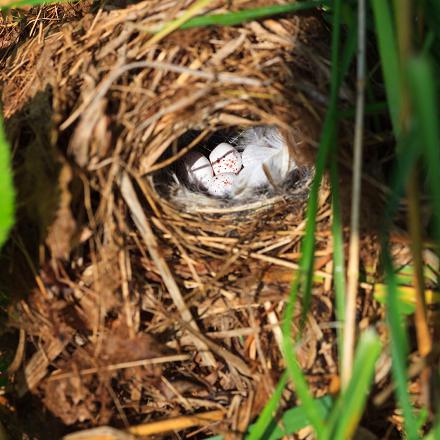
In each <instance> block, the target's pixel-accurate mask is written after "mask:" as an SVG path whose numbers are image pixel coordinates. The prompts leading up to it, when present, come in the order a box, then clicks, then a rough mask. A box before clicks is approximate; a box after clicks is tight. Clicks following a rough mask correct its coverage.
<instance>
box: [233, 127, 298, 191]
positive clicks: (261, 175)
mask: <svg viewBox="0 0 440 440" xmlns="http://www.w3.org/2000/svg"><path fill="white" fill-rule="evenodd" d="M239 149H241V150H242V151H243V152H242V160H243V169H242V171H241V172H240V174H239V175H238V179H237V180H236V182H235V183H234V188H233V195H234V198H247V197H251V196H252V195H253V194H255V191H256V190H258V189H261V188H264V187H269V186H275V187H277V186H279V185H281V184H282V183H283V181H284V180H285V179H286V178H287V176H288V174H289V173H290V172H291V171H293V170H294V169H295V168H296V164H295V162H294V161H293V160H291V159H290V155H289V150H288V147H287V144H286V143H285V142H284V139H283V137H282V136H281V133H280V132H279V131H278V129H276V128H275V127H254V128H251V129H248V130H246V131H245V132H244V133H243V134H242V136H241V139H240V142H239Z"/></svg>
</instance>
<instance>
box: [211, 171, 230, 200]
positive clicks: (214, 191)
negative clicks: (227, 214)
mask: <svg viewBox="0 0 440 440" xmlns="http://www.w3.org/2000/svg"><path fill="white" fill-rule="evenodd" d="M236 179H237V175H236V174H234V173H223V174H217V175H216V176H214V177H213V178H212V179H211V180H210V181H209V184H208V193H209V194H211V195H212V196H215V197H228V196H230V195H231V193H232V188H233V186H234V182H235V181H236Z"/></svg>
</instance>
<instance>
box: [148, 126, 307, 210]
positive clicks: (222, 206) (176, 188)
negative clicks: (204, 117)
mask: <svg viewBox="0 0 440 440" xmlns="http://www.w3.org/2000/svg"><path fill="white" fill-rule="evenodd" d="M273 130H277V129H276V127H269V126H256V127H254V128H247V129H242V130H240V131H235V130H232V131H231V130H228V131H224V130H221V131H217V132H214V133H213V135H212V136H209V137H208V138H207V139H206V140H205V141H203V142H197V141H198V139H199V136H200V132H189V133H186V134H185V135H184V136H182V138H181V139H179V142H177V145H176V148H175V151H176V154H175V155H174V156H171V157H169V158H168V162H174V163H172V164H171V165H169V166H168V167H166V168H164V169H163V170H162V171H160V172H158V173H156V174H153V176H152V182H153V186H154V187H155V189H156V191H158V193H159V194H160V195H161V196H162V197H164V198H166V199H168V200H170V201H171V202H172V203H175V204H176V206H178V207H179V209H184V210H185V211H186V212H205V213H208V212H210V209H211V212H217V213H220V212H228V210H230V209H231V208H232V210H233V211H235V212H237V213H239V212H240V211H246V210H252V209H255V208H256V207H260V208H261V207H263V206H270V205H271V204H273V203H275V202H276V201H277V200H280V199H282V198H283V197H284V198H286V199H289V200H305V199H306V197H307V193H308V187H309V184H310V180H311V176H312V167H311V166H302V167H297V166H296V164H295V163H294V161H293V160H292V161H290V165H289V166H288V167H286V169H285V170H282V174H281V172H280V171H279V170H278V169H277V168H276V167H274V166H273V165H272V170H271V167H268V168H267V173H268V174H269V178H270V181H269V182H267V183H266V184H261V185H258V186H252V187H249V188H247V187H246V185H242V187H241V188H240V191H239V193H238V194H235V193H234V194H231V195H230V196H226V197H214V196H211V195H209V194H207V191H206V188H203V187H202V188H200V186H199V185H197V184H195V183H192V182H189V181H188V180H187V178H185V177H186V174H185V175H183V172H182V167H183V166H182V163H183V161H184V160H185V157H186V155H187V154H188V153H186V152H187V151H188V152H189V151H191V152H193V151H196V152H199V153H200V154H203V155H204V156H205V157H208V156H209V154H210V152H211V151H212V150H213V149H214V148H215V147H216V146H217V145H219V144H220V143H223V142H226V143H227V144H229V145H231V146H234V147H235V148H236V149H237V151H239V152H240V153H242V152H243V151H244V150H245V149H246V147H247V146H248V145H252V144H253V145H255V144H257V142H258V141H260V140H262V141H261V142H263V143H264V134H265V133H266V132H271V131H273ZM188 147H190V148H191V147H193V148H191V150H190V149H189V148H188ZM278 148H279V149H281V148H286V149H287V145H283V146H282V147H281V146H278ZM185 153H186V154H185ZM280 153H281V151H280ZM287 154H288V153H287ZM287 154H286V155H287ZM279 155H280V154H279ZM283 156H284V155H281V158H280V159H283ZM262 164H263V163H261V164H260V163H258V164H256V165H255V166H260V167H262ZM275 165H276V162H275ZM272 175H273V176H276V177H277V179H274V177H273V176H272Z"/></svg>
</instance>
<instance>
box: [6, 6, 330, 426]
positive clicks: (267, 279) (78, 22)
mask: <svg viewBox="0 0 440 440" xmlns="http://www.w3.org/2000/svg"><path fill="white" fill-rule="evenodd" d="M271 3H274V2H273V1H271ZM279 3H282V2H279ZM190 4H191V2H190V1H187V2H177V1H167V2H163V1H145V2H141V3H138V4H134V5H130V6H127V7H126V8H122V9H116V8H107V9H106V8H104V9H99V10H98V11H91V13H85V12H84V11H83V12H82V13H81V14H80V15H81V17H79V18H78V17H77V18H76V19H74V20H72V21H70V22H69V23H67V24H63V25H58V24H53V25H52V26H47V27H46V28H44V29H42V31H41V32H39V34H38V35H33V36H30V37H27V38H24V39H22V40H20V41H19V42H17V43H16V44H15V45H13V46H11V47H10V48H8V49H7V51H6V52H5V56H4V57H3V61H2V63H3V69H2V74H1V79H2V82H3V105H4V109H3V110H4V114H5V117H6V126H7V131H8V136H9V139H10V140H11V143H12V145H13V146H14V151H15V153H14V160H15V169H16V178H17V182H18V183H17V185H18V191H19V197H20V199H21V200H23V201H24V200H26V201H27V203H26V207H24V205H23V207H22V208H21V209H20V211H19V226H18V230H19V232H20V236H21V237H23V242H22V243H21V244H13V245H10V247H9V249H8V252H9V253H10V255H14V264H12V263H11V264H10V266H9V267H8V271H9V272H8V274H7V275H5V274H3V275H2V276H3V279H4V280H5V283H6V284H5V285H8V283H9V284H11V283H12V281H10V280H11V273H12V274H14V273H15V274H17V273H18V272H20V273H21V277H20V281H19V283H21V285H20V289H19V290H20V291H21V292H22V293H23V294H24V296H25V299H23V300H20V301H16V303H15V304H14V306H13V309H12V310H11V312H10V316H11V324H12V325H15V326H18V327H19V328H20V329H21V330H22V331H21V337H22V339H21V341H22V343H23V344H22V346H23V347H25V350H24V351H22V352H21V354H20V353H18V355H17V358H16V360H15V365H14V366H13V368H12V370H16V371H18V372H21V373H20V374H18V373H17V374H16V383H17V390H18V394H19V395H24V394H26V393H27V392H28V391H30V392H31V393H33V394H34V395H35V396H37V398H38V399H41V401H42V402H43V404H44V405H45V406H46V407H47V408H48V409H49V410H50V411H51V412H52V413H53V414H54V415H55V416H57V417H59V418H60V419H61V420H62V421H63V423H64V424H66V425H69V426H76V427H79V426H97V425H102V424H106V423H112V424H114V425H123V424H124V423H125V424H134V423H139V422H141V421H143V422H145V421H149V420H156V419H161V418H167V417H171V416H176V415H182V414H193V413H198V412H203V411H212V410H216V411H219V413H221V414H223V415H224V417H220V419H222V420H223V421H222V422H216V423H212V424H211V425H209V426H208V427H207V428H206V429H208V430H210V431H211V432H223V433H224V432H243V431H244V430H245V429H246V426H247V424H248V423H249V422H250V421H252V420H253V419H254V417H255V416H256V415H257V414H258V413H259V412H260V411H261V408H262V407H263V405H264V404H265V402H266V400H267V398H268V397H269V396H270V395H271V393H272V392H273V389H274V385H275V384H276V381H277V380H278V378H279V375H280V374H281V372H282V371H283V368H284V363H283V359H282V355H281V353H280V344H281V333H280V328H279V326H278V323H279V321H280V319H281V317H282V312H283V308H284V301H285V299H286V297H287V294H288V291H289V285H290V281H291V279H292V276H293V273H294V271H295V269H296V268H297V265H296V263H297V260H298V258H299V241H300V239H301V237H302V234H303V232H304V226H305V222H304V218H303V217H304V207H305V203H306V201H307V188H308V184H309V181H310V178H309V177H310V173H307V172H306V173H305V175H306V178H301V179H300V180H299V181H298V180H297V181H296V183H295V182H294V183H292V184H291V185H289V184H287V185H286V186H284V187H283V188H282V189H280V190H278V191H274V192H272V193H271V194H270V195H269V196H266V197H264V198H261V199H254V200H251V201H248V202H246V203H241V204H236V203H228V202H227V201H214V202H213V203H211V204H208V205H206V204H205V205H198V204H197V203H194V204H193V205H191V204H188V203H186V204H179V203H178V202H177V201H176V200H174V199H173V196H172V185H171V184H170V186H169V187H167V184H166V176H167V175H169V174H170V170H172V169H173V167H174V166H175V164H176V163H177V161H178V160H179V159H180V158H181V157H182V156H183V154H184V153H185V152H186V151H187V150H189V149H190V148H193V147H197V145H201V144H203V143H207V144H209V142H211V141H210V139H213V138H215V136H217V137H218V136H226V137H227V136H233V135H235V134H237V133H240V132H241V131H243V130H244V129H246V128H248V127H252V126H261V125H269V126H276V127H277V128H278V129H279V131H280V132H281V133H282V136H283V137H284V139H285V141H286V143H287V145H288V147H289V151H290V154H291V155H292V157H293V158H294V160H295V161H296V162H297V163H298V164H299V165H301V167H304V169H306V170H311V163H312V162H313V157H314V152H315V148H316V144H317V137H318V135H319V129H320V126H321V120H322V115H323V111H324V109H325V99H324V98H323V97H324V96H325V93H326V90H327V86H328V80H329V77H328V76H329V68H328V66H329V63H328V60H327V59H326V57H327V56H328V54H329V49H328V45H327V44H326V43H324V41H326V40H328V36H327V34H326V32H325V30H324V29H323V26H322V23H321V19H320V18H319V17H317V16H314V15H310V14H306V13H303V14H300V15H295V16H293V15H291V16H282V17H276V18H271V19H267V20H263V21H258V22H257V21H253V22H250V23H247V24H242V25H239V26H234V27H207V28H194V29H187V30H180V31H176V32H173V33H171V34H169V35H167V36H165V37H163V38H162V39H160V40H159V41H156V39H155V37H154V36H153V35H154V34H151V33H149V31H152V30H155V29H157V28H158V27H159V26H160V25H162V24H163V23H166V22H167V21H169V20H170V19H171V18H173V17H175V16H176V15H178V14H179V13H180V11H182V10H184V9H186V8H187V7H188V6H189V5H190ZM264 4H265V2H264V1H240V2H239V1H237V2H231V5H229V6H228V7H226V6H225V5H224V4H223V2H215V1H214V2H212V3H211V5H210V8H209V10H207V11H206V12H209V13H222V12H227V11H229V10H236V9H240V8H245V7H256V6H262V5H264ZM188 139H189V140H188ZM164 176H165V177H164ZM164 179H165V180H164ZM164 181H165V183H164ZM158 182H159V183H158ZM327 197H328V193H327V192H326V190H325V189H324V190H323V191H322V197H321V209H320V213H319V217H318V223H319V225H318V233H317V239H318V253H317V256H318V263H317V268H316V269H317V272H316V273H317V276H318V277H321V278H320V279H321V281H322V282H321V283H320V284H319V286H318V287H317V288H316V293H317V295H315V297H314V301H313V305H312V307H313V310H314V313H313V314H312V315H311V316H310V318H309V321H308V324H307V326H306V330H305V333H304V337H303V338H302V342H301V345H300V348H299V352H298V353H299V359H300V363H301V366H302V368H303V369H304V371H305V373H306V375H307V376H308V378H309V380H310V382H311V383H312V388H313V390H314V392H315V394H316V395H318V396H320V395H324V394H327V393H328V392H329V385H330V382H331V378H332V375H331V374H329V372H330V373H332V372H333V373H335V372H336V362H335V360H334V352H333V349H332V344H333V340H334V336H335V335H334V331H333V330H331V329H328V328H325V325H324V326H323V325H321V324H322V323H327V322H328V321H330V320H331V319H332V316H333V310H332V303H331V300H330V299H329V296H330V290H331V289H330V286H329V283H328V282H326V281H325V280H326V279H328V278H329V276H328V275H327V272H326V271H325V270H324V269H325V268H326V264H327V263H328V261H329V259H330V251H327V246H328V245H327V238H328V236H329V232H328V221H329V217H330V209H329V207H328V203H327ZM23 249H25V250H23ZM25 254H26V255H25ZM8 280H9V281H8ZM15 280H16V278H15ZM15 282H16V281H15ZM318 294H319V295H318ZM298 312H299V311H298ZM23 353H26V356H23ZM286 399H287V400H292V401H293V400H294V399H295V396H294V394H293V393H290V394H289V393H287V394H286Z"/></svg>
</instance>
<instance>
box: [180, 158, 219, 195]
mask: <svg viewBox="0 0 440 440" xmlns="http://www.w3.org/2000/svg"><path fill="white" fill-rule="evenodd" d="M181 170H182V174H183V175H184V178H185V179H186V180H187V181H188V183H190V184H192V185H196V186H197V187H198V188H199V189H206V188H207V187H208V183H209V181H210V180H211V179H212V177H213V176H214V171H213V170H212V166H211V163H210V162H209V160H208V158H207V157H205V156H204V155H203V154H202V153H199V152H198V151H190V152H189V153H188V154H186V155H185V157H184V158H183V160H182V167H181Z"/></svg>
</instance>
